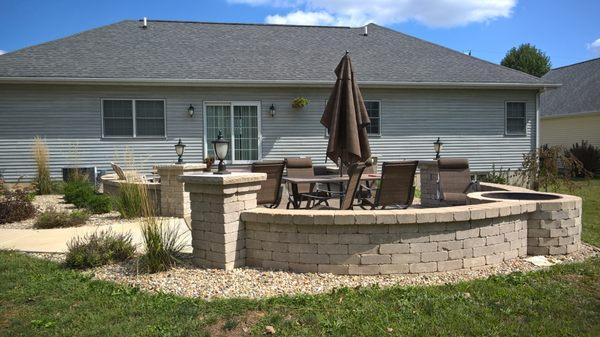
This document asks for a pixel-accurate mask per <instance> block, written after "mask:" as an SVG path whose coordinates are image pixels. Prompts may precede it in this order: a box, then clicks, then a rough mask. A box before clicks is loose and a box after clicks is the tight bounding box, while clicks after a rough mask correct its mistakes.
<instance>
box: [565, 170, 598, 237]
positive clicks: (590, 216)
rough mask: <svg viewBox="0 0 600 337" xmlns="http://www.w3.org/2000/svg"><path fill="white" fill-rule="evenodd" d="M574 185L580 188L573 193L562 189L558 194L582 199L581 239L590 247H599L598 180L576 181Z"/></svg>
mask: <svg viewBox="0 0 600 337" xmlns="http://www.w3.org/2000/svg"><path fill="white" fill-rule="evenodd" d="M576 185H577V186H578V187H580V188H578V189H575V190H574V191H569V190H568V189H566V188H563V189H560V190H558V192H560V193H566V194H573V195H577V196H580V197H581V198H583V233H582V236H581V239H582V240H583V241H585V242H587V243H589V244H591V245H594V246H596V247H600V179H593V180H587V181H578V182H577V183H576Z"/></svg>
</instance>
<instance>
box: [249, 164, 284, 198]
mask: <svg viewBox="0 0 600 337" xmlns="http://www.w3.org/2000/svg"><path fill="white" fill-rule="evenodd" d="M284 168H285V162H284V161H263V162H256V163H252V168H251V171H252V172H260V173H266V174H267V180H264V181H263V182H261V184H260V190H259V191H258V194H257V196H256V201H257V203H258V204H259V205H264V206H265V207H268V208H277V207H278V206H279V203H280V202H281V189H282V188H281V177H282V176H283V169H284Z"/></svg>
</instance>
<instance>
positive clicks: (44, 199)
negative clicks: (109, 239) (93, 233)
mask: <svg viewBox="0 0 600 337" xmlns="http://www.w3.org/2000/svg"><path fill="white" fill-rule="evenodd" d="M33 205H34V206H35V208H36V210H37V212H36V216H35V217H33V218H31V219H27V220H23V221H18V222H11V223H6V224H1V225H0V229H31V228H33V224H34V223H35V220H36V218H37V216H38V215H39V214H40V213H43V212H45V211H46V210H49V209H52V208H54V209H55V210H57V211H71V210H74V209H76V208H75V206H73V205H72V204H67V203H65V201H64V200H63V196H62V195H59V194H49V195H36V196H35V199H34V200H33ZM137 221H139V220H135V219H132V220H125V219H122V218H121V217H120V216H119V212H110V213H105V214H92V215H91V216H90V218H89V219H88V221H86V223H85V224H84V225H85V226H106V225H113V224H115V223H117V222H118V223H120V224H123V223H128V222H130V223H134V222H137Z"/></svg>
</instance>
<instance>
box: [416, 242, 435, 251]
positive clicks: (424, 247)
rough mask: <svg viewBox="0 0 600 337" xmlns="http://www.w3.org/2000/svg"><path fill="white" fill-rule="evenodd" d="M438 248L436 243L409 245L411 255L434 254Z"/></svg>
mask: <svg viewBox="0 0 600 337" xmlns="http://www.w3.org/2000/svg"><path fill="white" fill-rule="evenodd" d="M437 248H438V244H437V242H427V243H421V242H414V243H411V244H410V252H411V253H422V252H435V251H436V250H437Z"/></svg>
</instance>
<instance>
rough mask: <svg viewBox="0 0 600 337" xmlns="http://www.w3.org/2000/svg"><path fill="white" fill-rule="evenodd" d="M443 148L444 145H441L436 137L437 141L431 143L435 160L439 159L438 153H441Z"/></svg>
mask: <svg viewBox="0 0 600 337" xmlns="http://www.w3.org/2000/svg"><path fill="white" fill-rule="evenodd" d="M443 147H444V143H442V142H441V141H440V137H438V139H437V140H436V141H435V142H433V150H434V151H435V159H436V160H437V159H440V151H442V148H443Z"/></svg>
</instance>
